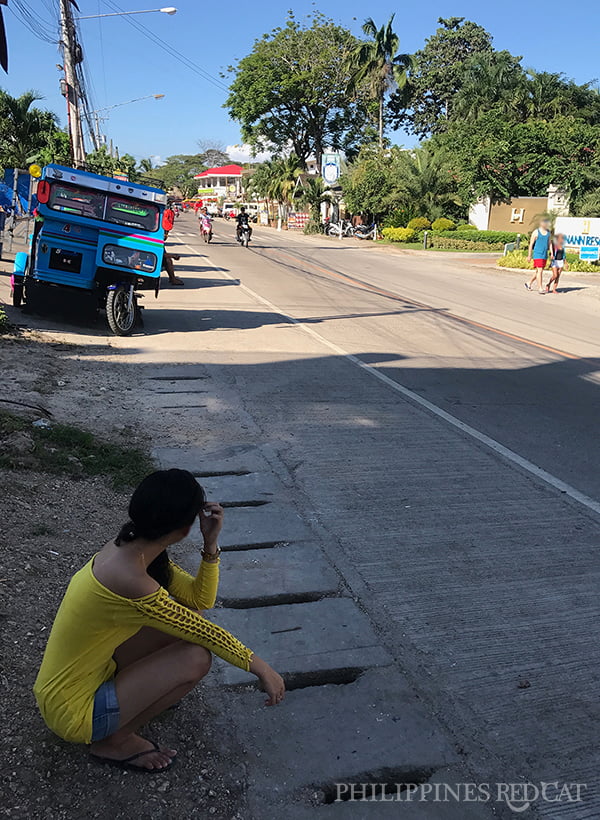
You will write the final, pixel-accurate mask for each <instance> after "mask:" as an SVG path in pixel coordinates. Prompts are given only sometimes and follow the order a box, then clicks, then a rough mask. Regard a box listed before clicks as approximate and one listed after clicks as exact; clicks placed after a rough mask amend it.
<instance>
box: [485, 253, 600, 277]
mask: <svg viewBox="0 0 600 820" xmlns="http://www.w3.org/2000/svg"><path fill="white" fill-rule="evenodd" d="M498 265H499V266H500V267H501V268H520V269H521V270H533V262H528V261H527V251H526V250H518V251H509V252H508V253H507V254H506V256H503V257H502V258H501V259H499V260H498ZM549 266H550V263H548V267H549ZM567 266H568V270H570V271H574V272H575V273H600V262H585V261H583V262H582V261H581V259H580V258H579V256H578V254H576V253H567Z"/></svg>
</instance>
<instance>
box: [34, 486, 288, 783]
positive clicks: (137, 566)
mask: <svg viewBox="0 0 600 820" xmlns="http://www.w3.org/2000/svg"><path fill="white" fill-rule="evenodd" d="M223 514H224V511H223V508H222V507H221V506H220V505H219V504H215V503H209V502H207V500H206V496H205V494H204V490H203V489H202V487H201V486H200V485H199V484H198V482H197V481H196V479H195V478H194V476H193V475H192V474H191V473H189V472H187V471H186V470H160V471H158V472H155V473H152V474H151V475H149V476H147V477H146V478H145V479H144V480H143V481H142V482H141V484H140V485H139V486H138V488H137V489H136V490H135V492H134V493H133V496H132V498H131V501H130V504H129V517H130V520H129V521H128V522H127V523H126V524H125V525H124V526H123V527H122V528H121V531H120V532H119V534H118V535H117V537H116V538H114V539H113V540H111V541H109V542H108V543H107V544H106V545H105V546H104V547H102V549H101V550H100V551H99V552H98V553H96V554H95V555H94V556H93V557H92V558H91V559H90V560H89V561H88V562H87V563H86V564H85V566H84V567H83V568H82V569H80V570H79V572H77V573H75V575H74V576H73V577H72V578H71V581H70V583H69V586H68V587H67V591H66V593H65V595H64V598H63V600H62V603H61V605H60V607H59V609H58V612H57V614H56V618H55V620H54V625H53V627H52V631H51V633H50V637H49V639H48V644H47V646H46V651H45V653H44V658H43V660H42V665H41V667H40V670H39V673H38V676H37V680H36V682H35V685H34V690H33V691H34V694H35V697H36V700H37V703H38V706H39V709H40V711H41V713H42V716H43V718H44V720H45V721H46V723H47V725H48V726H49V728H50V729H52V731H53V732H55V734H57V735H58V736H59V737H62V738H63V739H64V740H66V741H69V742H71V743H86V744H90V752H91V757H92V759H93V760H94V761H95V762H97V763H103V764H109V765H111V766H116V767H118V768H121V769H135V770H136V771H138V772H144V773H149V772H150V773H156V772H160V771H164V770H165V769H167V768H169V766H171V764H172V763H173V760H174V759H175V756H176V754H177V752H176V750H175V749H170V748H166V747H164V746H159V745H158V744H157V743H155V742H153V741H151V740H147V739H146V738H144V737H142V736H141V735H139V734H138V730H139V729H140V727H141V726H143V725H144V724H146V723H148V722H149V721H150V720H152V718H154V717H155V716H156V715H158V714H160V713H161V712H164V711H165V710H166V709H168V708H169V707H171V706H173V705H174V704H175V703H177V702H178V701H179V700H180V699H181V698H182V697H183V696H184V695H186V694H187V693H188V692H189V691H191V690H192V689H193V688H194V686H195V685H196V684H197V683H198V681H200V680H201V679H202V678H203V677H205V676H206V675H207V674H208V672H209V669H210V665H211V653H214V654H215V655H218V656H219V657H220V658H223V659H224V660H226V661H227V662H228V663H231V664H233V665H234V666H237V667H239V668H240V669H244V670H246V671H249V672H251V673H252V674H254V675H256V677H257V678H258V679H259V681H260V682H261V685H262V688H263V689H264V691H265V692H266V694H267V700H266V705H267V706H273V705H275V704H278V703H280V702H281V700H282V699H283V696H284V692H285V686H284V683H283V680H282V678H281V677H280V676H279V675H278V674H277V672H275V671H274V670H273V669H271V667H270V666H268V664H266V663H265V662H264V661H263V660H261V659H260V658H259V657H258V656H257V655H255V654H254V653H253V652H252V651H251V650H250V649H248V648H247V647H246V646H244V645H243V644H242V643H241V642H240V641H239V640H238V639H237V638H234V637H233V635H231V634H230V633H229V632H227V631H226V630H224V629H222V628H221V627H220V626H217V624H215V623H213V622H212V621H209V620H207V619H206V618H204V616H203V612H202V610H205V609H210V608H211V607H212V606H213V605H214V602H215V598H216V594H217V585H218V580H219V555H220V550H219V548H218V546H217V540H218V537H219V533H220V532H221V528H222V526H223ZM197 519H198V520H199V523H200V531H201V534H202V537H203V541H204V549H203V551H202V562H201V563H200V566H199V568H198V572H197V574H196V576H195V577H193V576H191V575H189V574H188V573H187V572H184V570H182V569H180V567H178V566H177V565H176V564H174V563H173V562H172V561H171V560H170V559H169V556H168V554H167V548H168V547H169V546H171V545H172V544H176V543H177V542H179V541H182V540H183V539H184V538H186V537H187V535H188V534H189V532H190V530H191V527H192V524H193V523H194V522H195V521H196V520H197ZM196 728H197V730H198V731H199V732H201V731H202V720H201V717H200V718H199V719H198V722H197V726H196Z"/></svg>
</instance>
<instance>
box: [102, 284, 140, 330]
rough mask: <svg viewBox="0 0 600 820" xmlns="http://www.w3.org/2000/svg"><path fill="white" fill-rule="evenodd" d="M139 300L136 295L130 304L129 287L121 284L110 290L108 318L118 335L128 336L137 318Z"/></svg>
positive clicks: (111, 327)
mask: <svg viewBox="0 0 600 820" xmlns="http://www.w3.org/2000/svg"><path fill="white" fill-rule="evenodd" d="M136 307H137V302H136V298H135V296H134V297H133V299H132V300H131V305H130V304H129V288H127V287H125V286H124V285H119V286H118V287H117V288H114V289H112V290H109V291H108V296H107V297H106V318H107V319H108V324H109V325H110V329H111V330H112V332H113V333H115V334H116V335H117V336H128V335H129V334H130V333H131V331H132V330H133V326H134V325H135V320H136Z"/></svg>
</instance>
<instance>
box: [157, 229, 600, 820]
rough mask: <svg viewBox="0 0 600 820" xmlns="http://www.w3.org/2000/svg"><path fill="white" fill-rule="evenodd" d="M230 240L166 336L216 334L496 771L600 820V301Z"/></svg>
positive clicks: (443, 710)
mask: <svg viewBox="0 0 600 820" xmlns="http://www.w3.org/2000/svg"><path fill="white" fill-rule="evenodd" d="M184 224H185V223H184ZM178 227H179V226H178ZM184 234H191V235H184ZM216 234H217V235H216V241H215V243H214V245H211V246H210V248H208V249H206V248H204V247H200V246H199V243H198V242H197V240H196V237H195V236H194V234H193V227H192V229H190V230H187V229H186V228H184V227H183V225H182V226H181V227H179V230H178V236H179V241H180V242H181V243H182V248H181V249H182V250H183V251H184V252H189V253H190V254H191V253H192V252H194V251H195V250H197V249H198V248H199V247H200V252H201V253H202V254H203V255H205V256H204V259H203V265H204V267H205V270H204V271H203V272H201V273H200V277H201V279H205V280H208V281H205V284H208V285H210V286H211V287H210V289H204V288H203V289H202V290H200V291H199V292H198V291H193V292H192V291H191V290H186V291H185V292H181V293H177V294H176V295H171V293H169V294H168V295H167V296H168V300H171V299H173V300H174V301H175V302H176V303H177V305H179V306H181V308H182V312H180V313H178V314H177V316H174V315H173V314H172V313H171V311H168V312H163V311H162V310H161V311H160V314H158V313H157V315H156V320H157V323H158V325H160V326H161V327H164V328H165V329H166V328H171V329H172V328H174V327H175V326H176V325H178V326H179V327H180V328H181V329H182V330H188V331H193V330H194V329H196V328H198V327H199V326H201V327H204V328H205V329H206V330H210V331H211V332H210V333H205V334H204V335H203V336H202V338H201V339H199V338H198V337H197V336H195V335H194V339H195V340H197V341H199V342H200V344H201V345H202V348H203V350H202V351H201V352H199V354H198V355H199V358H200V359H202V360H204V361H210V362H212V363H219V365H220V366H221V367H222V368H223V369H224V371H225V379H226V380H227V381H230V382H232V383H233V384H235V387H236V389H237V390H238V391H240V393H241V396H242V402H243V408H244V411H245V412H246V413H247V414H248V415H249V416H250V417H251V418H252V419H253V421H254V423H256V424H257V425H258V427H259V428H260V430H261V431H262V435H263V436H264V437H265V439H266V440H267V441H269V442H270V443H272V444H273V445H274V446H276V448H277V450H278V452H279V454H280V455H281V456H282V457H283V459H284V460H285V461H286V463H287V464H288V466H289V467H290V469H291V470H292V471H293V474H294V476H295V479H296V481H297V486H298V487H299V488H301V490H302V492H303V493H304V494H305V496H306V497H307V498H308V499H309V500H310V502H311V504H312V505H313V514H314V516H315V517H316V518H317V520H318V521H319V522H321V523H322V524H323V526H324V527H325V528H326V530H327V532H328V533H330V534H331V535H332V536H333V539H334V540H335V542H336V544H337V545H338V548H339V552H335V553H333V552H332V554H335V556H336V560H337V562H338V565H341V566H342V569H343V570H346V572H347V574H348V575H349V576H350V577H352V573H358V576H359V577H360V581H361V582H364V587H359V586H358V585H357V587H356V588H357V589H358V588H360V589H361V590H362V592H361V595H362V596H363V603H364V605H365V606H366V607H367V609H368V611H369V612H370V614H371V615H372V616H373V617H374V619H375V620H376V622H377V623H378V624H379V625H380V626H382V627H387V630H388V631H387V634H388V639H389V641H390V642H391V644H392V646H394V647H395V649H396V656H397V658H398V659H399V661H400V663H401V665H402V667H403V668H404V670H405V671H407V672H408V673H409V675H410V676H411V678H412V680H413V681H414V682H415V683H416V684H417V685H418V686H419V685H420V687H421V690H422V691H423V692H424V693H426V694H425V697H427V698H428V699H430V703H431V704H432V705H433V708H434V709H435V711H436V712H437V714H438V716H439V717H440V719H441V720H442V722H444V723H445V724H446V725H447V726H448V728H449V730H450V731H451V732H452V733H455V734H456V736H457V737H458V738H459V740H460V743H461V744H464V748H465V749H467V748H468V752H467V760H468V762H469V764H470V765H472V766H473V767H474V770H475V771H476V772H478V774H479V776H480V777H484V778H486V779H493V778H494V777H496V778H500V779H502V778H503V776H504V777H507V778H508V779H510V777H511V776H512V777H513V778H514V777H516V776H525V777H529V778H530V779H531V780H533V781H539V780H554V779H559V780H562V779H565V780H571V781H579V782H586V783H588V784H589V786H590V793H589V802H588V804H587V807H586V809H582V807H581V806H580V805H576V806H565V805H562V804H561V805H560V806H554V805H552V804H544V805H542V806H541V807H538V808H539V811H540V813H541V814H543V815H544V816H548V817H560V818H563V817H571V816H572V817H578V818H580V817H581V818H583V817H593V816H597V814H598V802H597V801H598V793H597V792H595V797H593V796H592V787H593V783H594V782H596V781H597V777H596V774H595V773H594V772H595V769H594V765H595V763H594V750H595V747H596V745H597V743H596V741H597V730H598V723H597V711H596V707H595V706H594V702H595V700H596V696H597V691H598V686H597V684H598V681H597V660H598V656H597V641H596V639H595V638H594V636H595V633H596V621H595V620H594V619H595V617H597V588H598V586H597V582H598V558H597V547H598V542H599V540H600V528H599V517H598V514H597V511H598V502H600V476H599V474H598V470H597V463H598V448H599V444H598V436H597V417H598V410H599V409H600V398H599V396H600V393H599V386H600V384H599V382H600V379H599V371H600V366H599V361H600V336H599V334H598V331H597V327H598V318H599V315H600V301H598V286H597V285H596V284H595V283H594V282H592V281H591V280H588V279H586V278H585V277H579V279H578V278H577V277H575V276H574V277H572V279H571V280H568V281H567V280H566V281H565V286H566V287H567V288H568V289H569V290H568V292H566V293H564V294H562V295H559V296H556V297H554V296H547V297H546V296H539V295H538V294H528V293H527V292H525V289H524V288H523V286H522V278H523V277H522V276H521V275H520V274H514V275H512V274H505V273H503V274H498V273H496V272H494V271H492V270H489V269H486V268H485V267H479V265H478V264H477V265H473V264H471V263H469V262H468V261H466V260H452V261H446V260H445V259H439V258H435V260H431V259H427V260H422V259H421V258H419V257H414V256H410V255H397V254H391V253H390V254H387V253H378V252H375V251H373V250H372V249H369V248H365V247H362V246H357V245H355V244H352V243H347V244H345V243H342V245H341V246H339V245H337V244H336V243H335V242H331V241H327V240H322V239H306V238H304V237H291V236H278V235H277V234H276V233H274V232H270V231H267V230H264V229H263V230H261V229H258V230H257V231H256V233H255V241H254V243H253V247H252V249H251V250H249V251H246V250H244V249H242V248H239V247H236V246H232V243H231V234H232V227H231V226H230V225H224V224H223V223H219V224H218V227H217V231H216ZM186 249H187V250H186ZM184 262H185V263H186V265H187V264H188V263H189V264H190V265H194V264H196V260H195V259H194V258H193V257H185V258H184V259H182V263H184ZM183 274H184V276H185V265H184V271H183ZM223 280H225V281H226V282H227V283H228V284H227V285H226V286H225V287H221V285H222V283H223ZM193 281H194V282H195V283H196V284H200V283H199V282H198V279H194V280H193ZM237 282H240V283H241V284H240V285H237V286H236V283H237ZM213 285H216V287H212V286H213ZM580 288H581V289H580ZM198 296H199V301H200V303H201V304H200V305H199V306H200V307H201V309H202V312H201V314H200V317H199V316H198V313H197V312H196V311H190V310H189V309H188V310H186V309H185V307H184V306H185V305H188V306H191V303H190V302H189V301H188V300H191V299H193V300H194V301H196V298H197V297H198ZM165 301H167V300H165ZM153 320H154V317H153ZM153 320H152V321H153ZM151 324H152V322H151V320H150V319H149V321H148V326H149V327H150V326H151ZM482 325H484V326H486V327H482ZM179 338H180V341H179V342H177V341H176V340H175V339H172V340H171V341H172V343H173V344H175V345H181V343H182V340H183V339H184V338H185V333H183V334H182V335H181V336H180V337H179ZM364 365H367V366H368V369H366V368H365V367H364ZM378 376H379V377H381V376H383V377H384V379H388V380H391V382H393V383H390V381H387V382H386V381H382V380H381V378H378ZM394 384H396V385H401V386H402V387H404V388H408V390H410V391H412V392H413V394H416V399H417V401H418V399H419V397H420V398H422V399H425V400H426V401H427V402H430V403H431V404H432V405H434V408H439V409H440V410H441V411H443V412H447V413H449V414H451V416H452V419H445V418H440V416H439V415H437V416H436V415H432V413H431V409H427V408H423V407H422V406H420V405H419V404H415V401H414V400H413V399H412V398H410V397H408V398H407V395H406V392H400V393H398V392H397V390H395V389H394ZM454 420H458V422H459V423H460V422H462V423H465V424H467V425H469V427H470V428H474V430H475V431H478V432H479V433H481V434H483V439H482V438H479V439H478V438H474V437H473V434H472V432H471V431H470V430H467V431H466V433H465V431H464V430H461V429H458V428H457V426H456V422H455V421H454ZM485 437H489V439H491V441H490V440H488V439H487V438H485ZM496 445H498V447H497V446H496ZM503 447H504V448H509V449H510V451H511V452H512V453H513V454H515V456H516V458H517V462H515V460H514V459H513V460H510V459H509V460H507V458H506V457H505V454H504V455H503V452H504V451H503V450H502V448H503ZM498 449H499V450H500V454H499V452H498ZM509 455H510V454H509ZM519 458H521V459H524V460H526V461H525V462H522V461H521V462H520V461H519ZM538 468H539V469H538ZM541 470H543V471H547V472H548V473H549V474H550V476H549V477H548V476H546V478H549V480H550V481H553V480H556V483H557V484H558V486H559V487H560V482H561V481H562V482H566V483H567V484H568V488H567V489H569V491H571V488H572V489H573V495H574V496H575V497H574V498H573V497H571V496H569V495H568V494H565V493H564V492H561V491H560V489H556V486H552V484H548V483H547V482H546V481H545V480H544V475H543V474H542V475H541V478H540V471H541ZM578 493H582V494H584V495H585V497H584V498H582V499H580V500H577V498H578V495H577V494H578ZM581 502H583V503H581ZM594 507H595V509H596V511H594ZM332 550H333V547H332ZM440 816H443V815H440Z"/></svg>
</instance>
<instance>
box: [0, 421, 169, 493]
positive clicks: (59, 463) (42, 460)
mask: <svg viewBox="0 0 600 820" xmlns="http://www.w3.org/2000/svg"><path fill="white" fill-rule="evenodd" d="M14 433H21V434H22V436H21V439H20V441H21V443H22V444H23V443H24V444H25V445H26V444H27V443H28V439H31V446H30V448H28V449H27V448H24V449H25V452H23V451H20V452H12V453H11V452H10V441H9V440H7V439H9V437H10V436H11V434H14ZM2 439H4V440H5V441H2ZM19 449H20V450H21V448H19ZM0 467H5V468H9V469H11V468H14V467H18V468H21V469H23V468H25V469H30V470H38V471H40V472H45V473H54V474H57V475H69V476H72V477H75V478H77V477H79V478H81V477H83V476H108V477H109V478H111V480H112V486H113V487H114V489H115V490H120V489H123V488H124V487H133V486H135V485H137V484H139V482H140V481H141V480H142V478H144V476H146V475H148V473H151V472H152V471H153V470H154V464H153V462H152V460H151V458H150V456H149V455H148V454H147V453H146V452H144V451H143V450H141V449H139V448H137V447H124V446H122V445H120V444H113V443H112V442H108V441H104V440H102V439H99V438H97V437H96V436H94V435H93V434H92V433H88V432H86V431H85V430H80V429H79V428H77V427H71V426H70V425H68V424H51V426H50V427H33V426H32V424H31V422H30V421H27V420H26V419H24V418H21V417H20V416H16V415H14V414H13V413H8V412H6V411H4V410H2V411H0Z"/></svg>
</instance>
